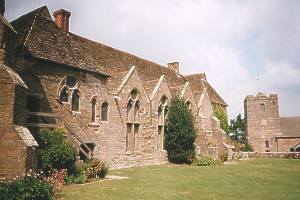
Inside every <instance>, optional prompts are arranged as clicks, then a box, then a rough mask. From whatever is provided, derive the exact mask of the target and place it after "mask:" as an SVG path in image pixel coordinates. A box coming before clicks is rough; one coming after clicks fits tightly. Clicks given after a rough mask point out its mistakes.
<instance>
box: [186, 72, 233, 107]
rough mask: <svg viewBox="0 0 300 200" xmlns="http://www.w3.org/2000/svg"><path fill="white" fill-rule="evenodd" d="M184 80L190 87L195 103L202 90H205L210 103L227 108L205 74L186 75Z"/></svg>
mask: <svg viewBox="0 0 300 200" xmlns="http://www.w3.org/2000/svg"><path fill="white" fill-rule="evenodd" d="M185 79H186V80H187V81H189V82H190V87H191V90H192V93H193V95H194V97H195V99H196V101H197V100H198V99H199V98H200V96H201V94H202V92H203V90H204V88H207V93H208V96H209V99H210V101H211V102H213V103H216V104H221V105H223V106H228V105H227V103H226V102H225V101H224V100H223V98H222V97H221V96H220V95H219V94H218V93H217V92H216V90H215V89H214V88H213V87H212V86H211V85H210V84H209V82H208V81H207V79H206V75H205V73H200V74H191V75H186V76H185Z"/></svg>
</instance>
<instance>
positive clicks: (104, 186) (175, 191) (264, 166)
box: [63, 159, 300, 200]
mask: <svg viewBox="0 0 300 200" xmlns="http://www.w3.org/2000/svg"><path fill="white" fill-rule="evenodd" d="M110 175H118V176H127V177H130V178H128V179H123V180H102V181H99V182H94V183H90V184H86V185H69V186H65V187H64V188H63V199H64V200H69V199H70V200H71V199H72V200H73V199H81V200H95V199H105V200H111V199H114V200H119V199H120V200H127V199H149V200H151V199H154V200H160V199H165V200H173V199H174V200H175V199H176V200H179V199H191V200H192V199H195V200H196V199H197V200H199V199H222V200H226V199H230V200H233V199H264V200H266V199H272V200H274V199H278V200H282V199H295V200H296V199H297V200H298V199H300V160H279V159H255V160H248V161H242V162H238V164H231V165H223V166H217V167H192V166H184V165H182V166H180V165H170V166H153V167H143V168H130V169H122V170H114V171H111V172H110Z"/></svg>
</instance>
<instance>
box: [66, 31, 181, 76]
mask: <svg viewBox="0 0 300 200" xmlns="http://www.w3.org/2000/svg"><path fill="white" fill-rule="evenodd" d="M69 34H70V35H73V36H75V37H79V38H81V39H83V40H85V41H88V42H93V43H96V44H98V45H103V46H105V47H107V48H110V49H112V50H114V51H118V52H120V53H122V54H125V55H128V56H133V57H134V58H137V59H141V60H143V61H145V62H148V63H151V64H155V65H158V66H160V67H163V68H165V69H169V68H168V67H167V66H164V65H162V64H159V63H156V62H153V61H151V60H147V59H145V58H142V57H140V56H137V55H135V54H133V53H129V52H126V51H125V50H120V49H117V48H116V47H112V46H109V45H107V44H103V43H101V42H98V41H96V40H91V39H88V38H86V37H84V36H81V35H77V34H75V33H73V32H69ZM170 72H172V73H174V74H176V75H179V76H181V77H182V78H183V79H184V75H182V74H177V73H176V72H174V71H172V70H170Z"/></svg>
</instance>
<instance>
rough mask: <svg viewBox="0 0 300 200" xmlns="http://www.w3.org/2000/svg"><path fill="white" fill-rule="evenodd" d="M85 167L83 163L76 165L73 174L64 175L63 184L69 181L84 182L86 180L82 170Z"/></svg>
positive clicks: (69, 182)
mask: <svg viewBox="0 0 300 200" xmlns="http://www.w3.org/2000/svg"><path fill="white" fill-rule="evenodd" d="M85 168H86V166H85V165H81V166H76V168H75V171H74V174H72V175H69V176H67V177H65V179H64V181H65V184H71V183H75V184H84V183H85V182H86V180H87V177H86V175H85V171H84V169H85Z"/></svg>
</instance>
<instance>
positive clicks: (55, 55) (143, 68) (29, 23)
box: [12, 7, 227, 105]
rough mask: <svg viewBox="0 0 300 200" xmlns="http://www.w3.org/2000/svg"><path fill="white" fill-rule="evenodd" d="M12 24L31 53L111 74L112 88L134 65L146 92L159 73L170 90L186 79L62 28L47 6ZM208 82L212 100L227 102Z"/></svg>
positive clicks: (166, 69) (162, 67) (163, 67)
mask: <svg viewBox="0 0 300 200" xmlns="http://www.w3.org/2000/svg"><path fill="white" fill-rule="evenodd" d="M12 25H13V26H14V27H15V29H16V30H17V32H19V33H20V35H22V37H21V39H20V41H21V42H22V44H24V45H25V47H26V49H27V50H28V51H29V53H30V54H31V55H32V56H34V57H36V58H39V59H44V60H49V61H53V62H56V63H61V64H65V65H68V66H73V67H77V68H79V69H86V70H91V71H97V72H99V73H103V74H110V75H111V76H112V77H111V78H110V80H109V86H110V89H111V91H112V92H113V91H114V89H115V88H117V85H118V84H119V83H121V82H122V78H123V77H124V74H126V71H129V69H130V68H131V67H132V66H136V70H137V72H138V74H139V76H140V78H141V79H142V81H143V83H144V84H146V90H147V92H149V91H151V89H150V87H152V86H153V85H155V84H154V83H153V84H151V83H152V82H155V81H153V80H158V79H159V78H160V76H162V75H165V78H166V81H167V82H168V85H169V86H170V87H172V88H173V90H176V89H174V88H177V89H178V88H180V87H181V86H183V85H184V84H185V82H186V79H185V77H184V76H182V75H180V74H177V73H176V72H174V71H173V70H170V69H168V68H167V67H165V66H162V65H159V64H157V63H154V62H151V61H148V60H145V59H143V58H140V57H137V56H135V55H132V54H130V53H126V52H124V51H121V50H118V49H115V48H112V47H109V46H107V45H104V44H101V43H98V42H95V41H91V40H89V39H86V38H83V37H81V36H78V35H76V34H74V33H70V32H69V33H65V32H63V31H62V30H60V28H58V27H57V26H56V24H55V22H54V21H52V19H51V16H50V14H49V11H48V9H47V7H41V8H39V9H36V10H34V11H32V12H30V13H28V14H26V15H24V16H21V17H20V18H18V19H16V20H14V21H13V22H12ZM187 77H188V76H187ZM202 78H205V74H202ZM205 79H206V78H205ZM148 83H149V84H148ZM147 84H148V85H147ZM207 85H208V86H207V87H209V89H208V90H210V91H211V92H212V95H211V100H212V101H215V102H221V104H225V105H227V104H226V103H225V102H224V101H223V100H222V98H221V97H220V96H219V95H218V94H215V93H216V92H215V90H214V89H213V88H212V87H211V86H210V85H209V84H208V83H207ZM200 87H202V86H200ZM218 98H220V99H218Z"/></svg>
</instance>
